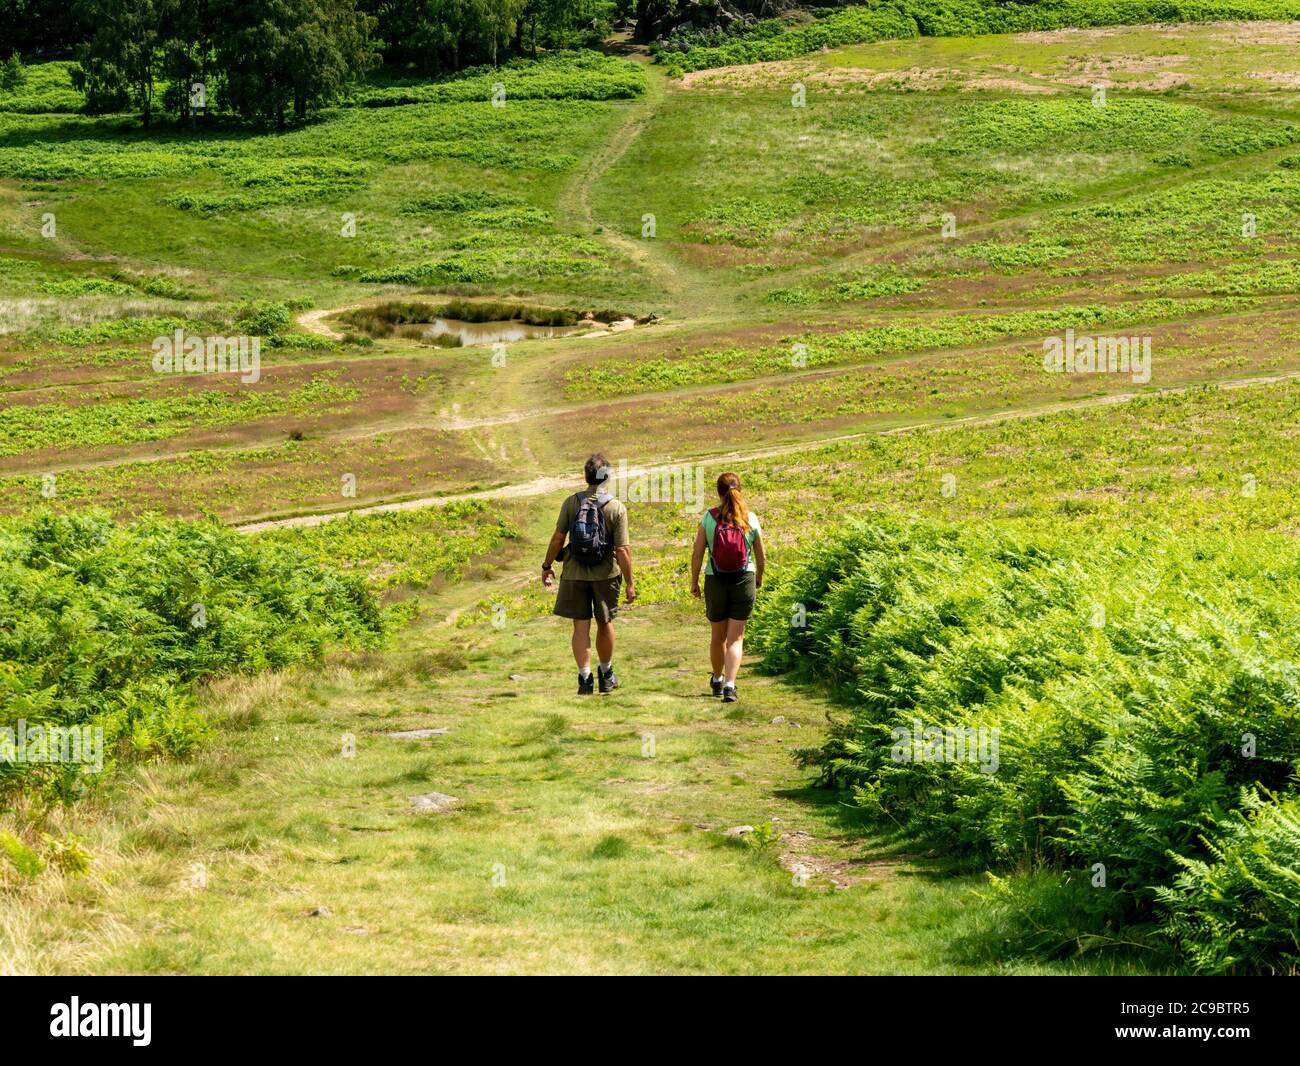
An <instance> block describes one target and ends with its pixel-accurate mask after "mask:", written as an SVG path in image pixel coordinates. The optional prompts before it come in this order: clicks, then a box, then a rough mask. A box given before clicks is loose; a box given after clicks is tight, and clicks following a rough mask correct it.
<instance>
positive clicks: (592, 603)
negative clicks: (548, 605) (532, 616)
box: [555, 574, 623, 622]
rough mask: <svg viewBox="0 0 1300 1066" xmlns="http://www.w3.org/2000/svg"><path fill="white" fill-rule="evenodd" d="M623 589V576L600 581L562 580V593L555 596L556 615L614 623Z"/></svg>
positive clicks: (565, 578)
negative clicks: (619, 596)
mask: <svg viewBox="0 0 1300 1066" xmlns="http://www.w3.org/2000/svg"><path fill="white" fill-rule="evenodd" d="M622 587H623V577H622V575H621V574H618V575H615V576H614V577H607V578H604V579H602V580H600V581H578V580H574V579H572V578H567V577H562V578H560V591H559V592H558V593H556V596H555V613H556V614H558V615H559V616H560V617H561V618H578V619H583V618H590V617H591V616H592V615H595V616H596V621H597V622H612V621H614V619H615V617H617V615H618V592H619V589H621V588H622Z"/></svg>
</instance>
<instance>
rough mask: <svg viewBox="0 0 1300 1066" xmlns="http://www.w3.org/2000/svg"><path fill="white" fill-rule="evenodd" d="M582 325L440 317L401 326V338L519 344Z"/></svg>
mask: <svg viewBox="0 0 1300 1066" xmlns="http://www.w3.org/2000/svg"><path fill="white" fill-rule="evenodd" d="M582 328H583V327H582V326H530V325H529V324H528V323H527V322H519V321H517V320H511V321H508V322H462V321H460V320H459V319H455V318H436V319H434V320H433V321H432V322H418V323H410V324H408V325H403V326H398V327H397V330H396V332H397V335H398V336H399V337H410V338H412V339H414V340H422V341H425V342H427V343H431V344H437V345H441V346H442V347H444V348H460V347H468V346H471V345H481V344H515V343H517V342H518V341H527V340H536V339H538V338H541V339H545V338H547V337H562V336H564V335H565V334H566V333H572V332H574V331H575V330H578V329H582Z"/></svg>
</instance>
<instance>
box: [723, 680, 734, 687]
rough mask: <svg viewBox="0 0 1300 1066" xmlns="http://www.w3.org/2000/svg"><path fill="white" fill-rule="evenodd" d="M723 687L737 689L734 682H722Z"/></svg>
mask: <svg viewBox="0 0 1300 1066" xmlns="http://www.w3.org/2000/svg"><path fill="white" fill-rule="evenodd" d="M722 687H723V688H735V687H736V683H735V682H734V681H724V682H722Z"/></svg>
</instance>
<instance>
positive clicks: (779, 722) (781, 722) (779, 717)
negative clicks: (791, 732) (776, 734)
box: [772, 714, 785, 725]
mask: <svg viewBox="0 0 1300 1066" xmlns="http://www.w3.org/2000/svg"><path fill="white" fill-rule="evenodd" d="M772 724H773V725H785V715H783V714H778V715H777V716H776V717H775V718H773V719H772Z"/></svg>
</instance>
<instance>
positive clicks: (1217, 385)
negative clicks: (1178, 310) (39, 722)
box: [234, 370, 1300, 533]
mask: <svg viewBox="0 0 1300 1066" xmlns="http://www.w3.org/2000/svg"><path fill="white" fill-rule="evenodd" d="M1297 380H1300V370H1296V371H1290V372H1288V373H1286V374H1271V375H1267V376H1263V377H1261V376H1252V377H1246V378H1230V379H1227V380H1224V381H1211V382H1206V381H1198V382H1192V383H1189V384H1186V385H1171V386H1168V387H1167V388H1161V389H1151V390H1146V391H1141V392H1121V393H1112V394H1110V395H1107V396H1089V397H1086V398H1084V399H1082V400H1068V401H1063V402H1060V403H1052V404H1038V405H1035V406H1032V407H1017V408H1008V409H1006V410H1002V411H995V412H993V413H991V414H980V415H967V416H965V417H963V418H932V419H925V420H922V421H918V422H913V423H910V424H908V425H905V426H890V427H887V428H880V429H867V430H858V431H855V432H853V433H842V434H838V435H836V436H830V437H817V438H811V439H808V440H800V441H792V442H788V443H784V444H775V445H772V446H771V447H767V448H758V449H754V450H752V451H744V452H706V453H697V454H694V455H690V456H672V457H666V458H664V459H662V460H661V461H659V462H656V463H647V464H641V465H638V466H629V467H628V468H627V475H628V477H641V476H642V475H644V474H646V473H648V472H649V471H652V470H661V469H663V468H664V467H667V466H680V465H682V464H684V463H688V464H689V463H705V462H708V463H717V464H734V463H751V462H757V461H759V460H762V459H775V458H778V457H780V456H783V455H791V454H795V453H798V452H808V451H813V450H815V449H817V448H823V447H831V446H834V445H837V444H847V443H850V442H851V441H855V440H864V439H866V438H868V437H896V436H901V435H904V434H908V433H941V432H943V431H944V430H949V429H963V428H972V427H979V426H991V425H996V424H998V423H1002V422H1015V421H1020V420H1022V419H1027V418H1042V417H1046V416H1048V415H1054V414H1065V413H1068V412H1071V411H1088V410H1092V409H1094V408H1099V407H1114V406H1118V405H1120V404H1125V403H1129V402H1131V401H1133V400H1140V399H1149V398H1152V397H1159V396H1178V395H1181V394H1183V393H1187V392H1191V391H1192V390H1194V389H1204V388H1211V389H1220V390H1222V391H1225V392H1227V391H1231V390H1235V389H1249V388H1260V387H1266V386H1270V385H1278V384H1282V383H1284V382H1289V381H1297ZM572 484H573V474H571V473H570V474H548V475H545V476H542V477H537V478H533V479H532V480H531V481H523V482H516V483H514V484H510V485H501V486H498V487H496V488H490V489H479V490H476V491H474V492H457V493H449V494H446V495H442V496H421V497H417V498H413V499H401V500H389V501H382V500H380V501H376V502H374V503H370V504H366V505H365V506H362V507H353V508H349V509H347V510H336V511H317V512H312V513H309V514H296V515H291V516H287V517H284V518H274V517H272V518H265V519H260V520H258V521H254V522H245V523H243V524H240V525H236V526H235V527H234V528H235V529H237V530H238V531H239V532H241V533H260V532H262V531H263V530H267V529H288V528H295V527H303V526H319V525H323V524H324V523H326V522H332V521H334V520H335V519H338V518H346V517H348V516H349V515H370V514H383V513H385V512H388V511H418V510H422V509H423V508H425V507H439V506H442V505H443V504H448V503H456V502H458V501H462V500H509V499H522V498H527V497H533V496H544V495H546V494H547V493H551V492H558V491H560V490H561V489H564V488H567V487H569V486H570V485H572Z"/></svg>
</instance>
